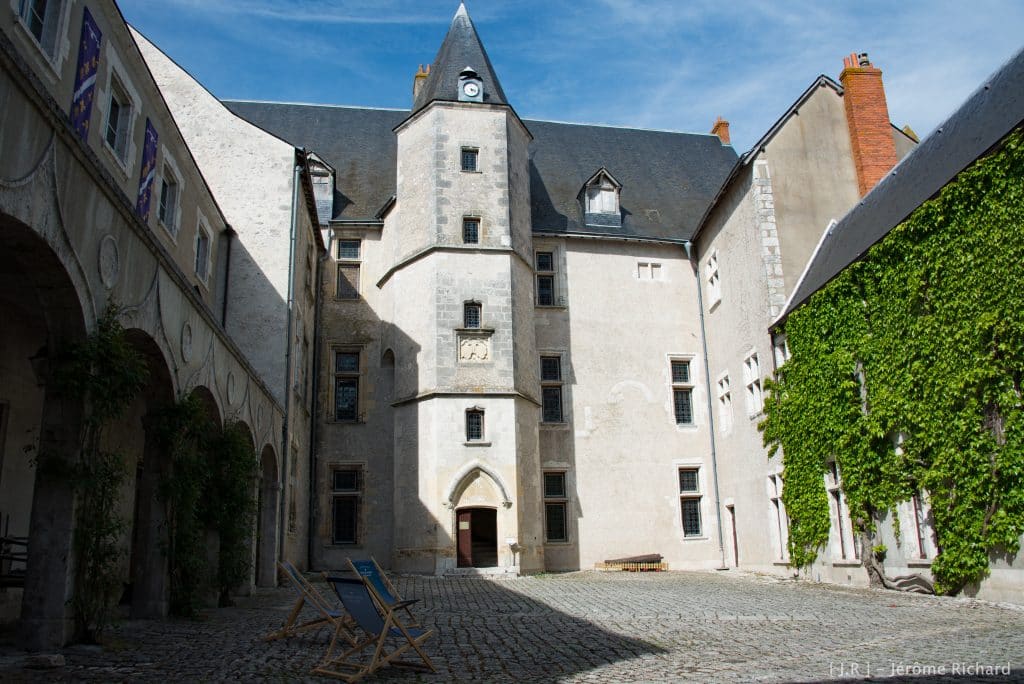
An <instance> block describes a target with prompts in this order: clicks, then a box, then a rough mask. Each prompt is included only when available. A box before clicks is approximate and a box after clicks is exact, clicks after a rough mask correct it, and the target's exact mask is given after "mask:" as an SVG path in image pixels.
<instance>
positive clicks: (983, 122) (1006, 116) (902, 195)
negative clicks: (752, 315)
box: [773, 50, 1024, 326]
mask: <svg viewBox="0 0 1024 684" xmlns="http://www.w3.org/2000/svg"><path fill="white" fill-rule="evenodd" d="M1022 123H1024V50H1022V51H1020V52H1018V53H1017V54H1016V55H1014V56H1013V57H1012V58H1011V59H1010V60H1009V61H1008V62H1007V63H1006V64H1004V65H1003V66H1002V68H1000V69H999V70H998V71H997V72H996V73H994V74H992V76H990V77H989V78H988V79H987V80H986V81H985V83H983V84H982V85H981V87H980V88H978V89H977V90H976V91H975V92H974V94H973V95H971V96H970V97H969V98H968V99H967V101H966V102H964V104H963V105H961V106H960V108H959V109H958V110H957V111H956V112H954V113H953V115H952V116H950V117H949V118H948V119H946V121H945V122H944V123H942V124H941V125H940V126H939V127H938V128H937V129H935V131H934V132H933V133H932V134H931V135H929V136H928V137H927V138H925V139H924V140H923V141H922V142H921V144H920V145H918V146H917V148H916V149H914V150H913V151H912V152H911V153H910V154H908V155H907V156H906V157H904V158H903V160H902V161H901V162H900V163H899V164H898V165H897V166H896V168H894V169H893V170H892V171H890V172H889V174H888V175H887V176H886V177H885V178H883V179H882V180H881V181H880V182H879V183H878V185H876V186H875V187H874V189H873V190H872V191H871V192H870V193H868V194H867V195H866V196H865V197H864V198H863V199H862V200H861V201H860V203H859V204H857V206H855V207H854V208H853V209H851V210H850V211H849V212H848V213H847V214H846V216H844V217H843V218H842V219H841V220H840V221H839V222H838V223H837V224H835V225H834V226H832V227H831V228H830V229H829V231H828V232H827V233H826V234H825V235H824V236H823V237H822V241H821V243H820V244H819V246H818V249H817V251H816V252H815V253H814V256H813V257H812V258H811V261H810V263H808V265H807V268H806V269H804V273H803V275H802V276H801V277H800V281H799V283H798V284H797V286H796V288H795V289H794V291H793V294H792V296H791V297H790V300H789V302H787V304H786V309H785V311H784V312H783V313H782V315H781V316H780V317H779V318H778V320H777V321H776V322H775V323H774V324H773V326H774V325H777V324H778V323H780V322H781V321H783V320H784V319H785V318H786V316H788V315H789V314H790V313H791V312H792V311H793V310H794V309H796V308H797V307H798V306H800V305H801V304H803V303H804V302H805V301H807V299H808V298H810V296H811V295H813V294H814V293H815V292H817V291H818V290H820V289H821V288H822V287H824V286H825V285H826V284H827V283H828V282H829V281H831V280H832V279H833V278H835V277H836V276H837V275H839V273H840V272H841V271H842V270H843V269H845V268H846V267H847V266H849V265H850V264H852V263H853V262H854V261H857V260H858V259H860V258H861V257H863V256H864V254H866V253H867V251H868V249H870V248H871V246H872V245H874V244H875V243H876V242H878V241H879V240H881V239H882V238H884V237H885V236H886V235H888V234H889V231H891V230H892V229H893V228H895V227H896V226H897V225H899V224H900V223H901V222H902V221H903V220H904V219H906V218H907V217H908V216H909V215H910V214H911V213H912V212H913V211H914V210H915V209H917V208H918V207H919V206H921V204H923V203H924V202H925V201H926V200H928V199H929V198H931V197H932V196H934V195H935V194H936V193H937V192H939V191H940V190H941V189H942V188H943V187H944V186H945V185H946V184H947V183H949V182H950V181H951V180H953V178H954V177H955V176H956V175H957V174H958V173H959V172H960V171H962V170H963V169H965V168H966V167H967V166H969V165H970V164H972V163H973V162H974V161H975V160H977V159H978V158H979V157H981V156H983V155H985V153H986V152H988V151H989V150H991V149H992V148H993V147H994V146H995V145H997V144H998V143H999V142H1000V141H1001V140H1002V139H1003V138H1005V137H1006V136H1007V135H1008V134H1009V133H1010V132H1012V131H1013V130H1014V129H1015V128H1017V127H1019V126H1021V125H1022Z"/></svg>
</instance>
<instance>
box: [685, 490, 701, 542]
mask: <svg viewBox="0 0 1024 684" xmlns="http://www.w3.org/2000/svg"><path fill="white" fill-rule="evenodd" d="M682 504H683V535H685V536H687V537H699V536H700V499H683V500H682Z"/></svg>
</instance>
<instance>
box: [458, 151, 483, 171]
mask: <svg viewBox="0 0 1024 684" xmlns="http://www.w3.org/2000/svg"><path fill="white" fill-rule="evenodd" d="M479 156H480V150H478V149H476V148H475V147H463V148H462V170H463V171H476V170H477V162H478V161H479Z"/></svg>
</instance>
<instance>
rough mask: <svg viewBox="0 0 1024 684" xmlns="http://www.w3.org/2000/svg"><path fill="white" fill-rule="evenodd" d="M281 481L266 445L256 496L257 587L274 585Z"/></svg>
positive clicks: (261, 461) (275, 579) (272, 450)
mask: <svg viewBox="0 0 1024 684" xmlns="http://www.w3.org/2000/svg"><path fill="white" fill-rule="evenodd" d="M280 495H281V481H280V476H279V474H278V466H277V454H276V453H275V452H274V447H272V446H271V445H269V444H267V445H266V446H264V447H263V451H262V452H261V453H260V476H259V493H258V496H257V514H256V515H257V519H256V541H255V544H254V546H255V549H256V586H259V587H273V586H276V585H277V568H276V561H277V525H278V523H277V514H278V509H279V497H280Z"/></svg>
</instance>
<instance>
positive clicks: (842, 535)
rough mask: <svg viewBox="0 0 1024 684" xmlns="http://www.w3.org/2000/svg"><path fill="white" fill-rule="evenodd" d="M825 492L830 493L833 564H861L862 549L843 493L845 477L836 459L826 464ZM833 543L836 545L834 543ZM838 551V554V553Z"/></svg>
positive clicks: (830, 536) (829, 506)
mask: <svg viewBox="0 0 1024 684" xmlns="http://www.w3.org/2000/svg"><path fill="white" fill-rule="evenodd" d="M823 477H824V480H825V490H826V492H827V493H828V512H829V523H830V527H831V529H832V531H834V532H835V537H833V536H832V535H831V534H830V535H829V545H830V547H831V550H832V562H833V563H856V564H858V565H859V564H860V549H858V544H857V541H858V540H857V535H856V534H854V532H853V521H852V520H851V518H850V510H849V508H848V507H847V504H846V495H845V493H844V492H843V476H842V473H841V472H840V471H839V464H838V463H836V460H835V459H834V458H832V459H829V461H828V462H827V463H826V464H825V474H824V475H823ZM833 541H834V542H835V543H833ZM837 551H838V554H837V553H836V552H837Z"/></svg>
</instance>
